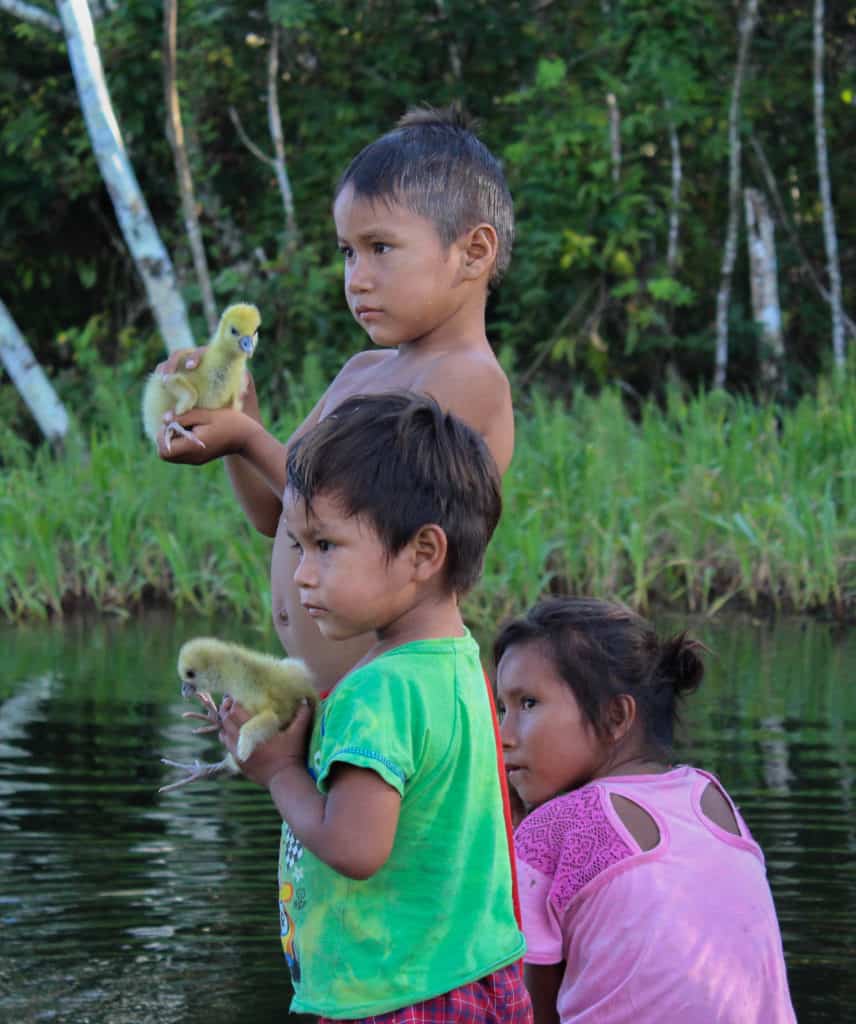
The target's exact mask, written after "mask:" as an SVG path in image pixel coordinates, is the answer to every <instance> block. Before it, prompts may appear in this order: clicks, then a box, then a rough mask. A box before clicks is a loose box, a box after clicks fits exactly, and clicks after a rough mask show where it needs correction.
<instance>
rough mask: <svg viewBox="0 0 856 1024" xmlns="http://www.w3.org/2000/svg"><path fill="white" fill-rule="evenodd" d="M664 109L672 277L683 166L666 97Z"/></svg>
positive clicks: (669, 258)
mask: <svg viewBox="0 0 856 1024" xmlns="http://www.w3.org/2000/svg"><path fill="white" fill-rule="evenodd" d="M666 111H667V114H668V120H669V146H670V148H671V150H672V190H671V194H670V196H669V247H668V249H667V251H666V266H667V267H668V270H669V276H670V277H674V276H675V271H676V270H677V267H678V236H679V234H680V227H681V180H682V178H683V167H682V164H681V144H680V140H679V139H678V130H677V128H676V127H675V122H674V119H673V118H672V102H671V100H669V99H668V98H667V99H666Z"/></svg>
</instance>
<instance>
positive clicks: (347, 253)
mask: <svg viewBox="0 0 856 1024" xmlns="http://www.w3.org/2000/svg"><path fill="white" fill-rule="evenodd" d="M339 252H340V253H341V254H342V256H344V257H345V259H346V260H349V259H350V258H351V257H352V256H353V255H354V250H353V249H352V248H351V247H350V246H349V245H344V244H340V245H339Z"/></svg>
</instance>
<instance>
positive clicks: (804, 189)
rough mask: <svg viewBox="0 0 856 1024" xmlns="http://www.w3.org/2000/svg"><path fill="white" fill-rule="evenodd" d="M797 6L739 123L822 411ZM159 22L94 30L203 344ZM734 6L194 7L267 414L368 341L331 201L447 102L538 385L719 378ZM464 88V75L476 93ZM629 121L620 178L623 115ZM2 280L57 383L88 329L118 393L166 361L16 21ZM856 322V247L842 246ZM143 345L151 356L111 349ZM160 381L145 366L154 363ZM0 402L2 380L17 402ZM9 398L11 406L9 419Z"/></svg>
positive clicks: (4, 166) (735, 335)
mask: <svg viewBox="0 0 856 1024" xmlns="http://www.w3.org/2000/svg"><path fill="white" fill-rule="evenodd" d="M809 13H810V12H808V11H807V9H806V8H805V7H804V6H799V5H794V4H790V3H786V4H784V5H772V6H770V7H769V8H767V7H765V8H763V10H762V18H761V21H760V23H759V26H758V29H757V31H756V34H755V38H754V40H753V49H752V60H751V62H750V70H749V74H748V75H747V79H746V82H745V85H744V92H743V103H742V131H743V139H744V147H743V176H744V183H745V184H747V185H754V186H756V187H758V186H760V187H764V188H766V181H765V178H764V175H763V173H762V170H761V166H760V164H759V162H758V158H757V153H756V147H755V146H754V145H750V140H752V139H754V141H755V142H757V143H758V144H760V146H761V148H762V149H763V152H764V153H765V155H766V158H767V160H768V162H769V164H770V166H771V167H772V170H773V173H774V175H775V177H776V179H777V182H778V190H779V193H780V195H781V198H782V203H783V207H784V209H785V213H786V215H787V217H788V219H789V221H790V222H791V223H792V224H793V225H795V226H796V228H797V230H798V232H799V237H800V241H799V245H795V244H794V242H793V241H792V239H791V236H790V234H789V233H788V232H787V231H785V230H784V229H783V226H782V225H781V224H780V225H779V226H778V230H777V245H778V258H779V268H780V274H779V283H780V293H781V299H782V306H783V309H784V312H785V317H786V327H787V337H786V350H787V359H788V366H787V377H788V384H789V388H790V393H791V394H792V395H794V396H796V395H798V394H799V393H800V392H801V391H802V390H803V389H806V388H808V389H809V390H810V389H811V386H812V382H813V380H814V378H815V377H816V375H817V374H818V372H819V371H820V370H821V369H822V368H823V365H824V363H825V361H826V360H827V358H828V350H829V343H828V341H827V340H826V339H827V338H828V337H829V333H830V328H829V314H828V309H827V307H826V305H825V303H824V301H823V300H822V299H821V298H820V296H819V295H818V294H817V292H816V291H815V290H813V288H812V287H811V285H810V284H809V276H808V274H807V272H806V268H805V260H806V259H807V260H808V261H809V263H810V264H811V265H812V267H813V268H814V270H815V273H817V274H818V275H819V276H820V278H824V277H825V270H824V266H825V255H824V248H823V234H822V224H821V219H820V203H819V197H818V193H817V188H818V186H817V174H816V166H815V151H814V139H813V121H812V90H811V19H810V17H809ZM850 17H851V15H850V14H848V12H847V10H846V9H845V8H844V7H841V6H840V5H839V6H838V7H836V6H835V5H828V10H827V24H826V32H827V54H826V60H827V66H826V78H827V84H828V91H827V98H828V103H827V131H828V151H829V155H830V162H831V174H832V183H833V199H834V201H835V204H836V214H837V221H838V224H839V231H841V230H842V229H841V225H846V224H848V223H849V222H850V221H851V220H852V219H853V216H854V215H856V209H854V204H856V193H854V190H853V189H851V188H849V187H848V184H849V181H850V177H851V175H850V167H851V165H852V163H853V155H854V154H853V152H852V150H853V143H852V139H853V137H854V135H853V131H852V120H853V104H852V103H851V102H850V100H849V99H848V97H850V96H851V94H852V92H853V76H852V68H851V67H850V58H849V56H848V54H849V50H848V49H847V47H846V46H845V45H844V43H843V40H844V39H846V38H848V33H849V32H851V30H852V25H851V24H850V21H849V20H848V19H849V18H850ZM273 23H275V24H276V25H277V26H278V27H279V29H280V39H281V45H280V77H279V80H278V83H277V86H278V94H279V100H280V108H281V113H282V122H283V133H284V138H285V145H286V155H287V160H288V170H289V175H290V180H291V184H292V188H293V191H294V200H295V207H296V212H297V220H298V226H299V231H300V240H299V243H298V244H297V245H296V246H294V247H291V248H286V246H285V245H284V216H283V210H282V203H281V200H280V197H279V194H278V190H277V188H276V184H275V181H274V177H273V174H272V172H271V169H270V167H269V165H268V164H266V163H264V162H262V161H260V160H258V159H257V157H256V156H254V155H253V154H252V153H251V152H250V151H249V149H248V148H247V147H246V146H245V145H244V143H243V141H242V140H241V138H240V137H239V134H238V132H237V131H236V129H235V127H234V125H233V122H232V119H231V117H230V110H231V109H234V111H235V112H236V113H237V115H238V116H239V118H240V121H241V124H242V126H243V129H244V131H245V132H246V134H247V136H248V137H249V138H250V139H251V140H252V141H253V142H254V143H255V144H256V145H257V146H258V147H259V148H260V149H261V150H262V151H263V152H265V153H267V154H269V153H270V152H271V149H272V146H271V142H270V139H269V133H268V124H267V109H266V102H265V97H266V90H267V54H268V46H269V43H270V39H271V31H272V24H273ZM162 32H163V28H162V10H161V8H160V7H159V5H157V4H152V3H150V2H149V0H127V2H125V3H123V4H121V5H117V8H116V10H115V11H112V12H108V13H106V14H105V15H104V16H103V17H101V18H100V19H99V20H98V22H97V24H96V35H97V42H98V46H99V50H100V53H101V58H102V62H103V65H104V68H105V73H106V76H107V80H108V84H109V87H110V92H111V97H112V101H113V106H114V109H115V112H116V115H117V118H118V121H119V124H120V127H121V131H122V135H123V139H124V142H125V145H126V148H127V149H128V152H129V155H130V157H131V159H132V161H133V164H134V167H135V170H136V173H137V177H138V178H139V180H140V183H141V185H142V188H143V191H144V193H145V195H146V198H147V201H148V204H149V206H150V208H151V210H152V212H153V215H154V217H155V220H156V222H157V224H158V227H159V229H160V232H161V234H162V236H163V238H164V241H165V243H166V245H167V247H168V249H169V251H170V252H171V254H172V256H173V260H174V262H175V264H176V267H177V270H178V272H179V275H180V279H181V280H182V281H183V282H184V289H185V294H186V297H187V300H188V302H189V304H190V307H191V311H192V317H193V324H194V328H195V330H196V332H197V335H198V337H199V338H200V339H204V337H205V334H206V331H205V329H204V326H203V318H202V315H201V303H200V301H199V289H198V286H197V285H196V283H195V281H194V274H193V270H192V263H191V259H190V251H189V247H188V243H187V239H186V236H185V228H184V223H183V218H182V216H181V213H180V206H179V199H178V191H177V187H176V182H175V172H174V167H173V161H172V155H171V153H170V150H169V146H168V144H167V140H166V137H165V132H164V122H165V112H164V99H163V82H162V69H161V60H162V54H161V50H162V43H163V39H162ZM736 45H737V39H736V12H735V9H734V8H733V6H728V5H722V4H717V3H714V2H713V0H661V2H658V3H654V2H653V0H612V2H610V3H609V4H608V5H604V4H575V5H570V6H569V5H567V4H540V5H534V6H533V5H527V4H521V3H517V2H515V3H510V4H505V5H502V7H501V9H498V8H497V7H496V6H495V5H493V4H490V3H488V0H466V2H465V0H444V3H443V4H442V5H438V4H424V3H416V2H414V0H404V2H401V3H396V4H392V3H389V2H386V3H384V2H381V3H372V4H357V5H354V4H352V3H349V2H346V0H327V2H325V3H323V4H322V3H318V2H317V0H268V3H266V4H260V3H256V2H250V0H219V2H217V3H213V4H212V3H210V2H207V0H184V2H183V3H182V4H181V7H180V11H179V23H178V48H179V52H178V69H177V70H178V84H179V95H180V101H181V109H182V115H183V120H184V127H185V136H186V140H187V146H188V151H189V156H190V161H191V165H192V170H193V176H194V185H195V190H196V195H197V201H198V205H199V210H200V217H201V226H202V231H203V236H204V241H205V244H206V249H207V255H208V260H209V264H210V267H211V270H212V276H213V279H214V287H215V292H216V296H217V300H218V303H219V304H220V305H221V306H222V305H225V304H226V303H228V302H230V301H233V300H234V299H236V298H247V299H249V300H251V301H255V302H257V303H258V304H259V305H260V307H261V308H262V312H263V317H264V335H263V342H264V344H263V347H262V348H261V349H260V353H259V361H258V366H257V376H258V383H259V386H260V389H261V391H262V392H263V393H265V394H266V395H267V397H268V400H269V401H270V402H271V403H272V405H273V406H274V407H277V403H278V402H280V401H281V388H282V386H283V374H284V373H286V372H288V373H292V374H294V373H297V372H299V369H300V367H301V365H302V361H303V358H304V356H305V355H306V354H311V355H313V356H317V358H318V359H319V360H320V363H321V365H322V366H323V367H324V369H325V372H332V371H333V370H334V369H336V368H337V367H338V366H339V365H341V363H342V361H343V359H344V358H345V357H346V356H347V355H349V354H350V353H351V352H352V351H354V349H355V348H356V347H358V346H360V345H361V344H363V343H364V336H363V335H362V334H361V333H360V331H359V330H358V328H356V327H355V325H354V324H353V323H352V322H351V320H350V318H349V316H348V314H347V311H346V310H345V307H344V303H343V302H342V298H341V293H340V283H339V274H340V271H339V265H338V260H337V257H336V254H335V247H334V245H333V237H332V229H331V218H330V199H331V195H332V190H333V188H334V185H335V182H336V180H337V178H338V176H339V174H340V173H341V171H342V169H343V168H344V167H345V165H346V164H347V162H348V160H349V159H350V158H351V157H352V156H353V155H354V154H355V153H356V152H357V151H358V150H359V149H360V148H361V147H362V146H363V145H365V144H366V142H368V141H369V140H370V139H372V138H373V137H375V136H376V135H377V134H378V133H379V132H382V131H384V130H386V129H388V128H389V127H391V126H392V125H393V124H394V123H395V121H396V119H397V118H398V117H399V116H400V115H401V113H402V112H403V111H404V110H405V109H406V108H407V106H408V105H411V104H413V103H418V102H431V103H434V104H436V105H442V104H444V103H447V102H449V101H451V100H453V99H460V100H462V101H463V103H464V105H465V107H466V108H467V109H468V110H470V111H471V112H472V113H473V114H475V115H476V116H477V117H478V118H479V119H480V121H481V132H482V136H483V138H484V140H485V141H486V143H487V144H488V145H489V146H491V148H492V149H493V150H494V152H496V153H497V154H498V155H499V156H501V157H502V159H503V161H504V164H505V168H506V171H507V174H508V177H509V181H510V184H511V187H512V192H513V194H514V197H515V204H516V208H517V221H518V228H517V240H516V245H515V255H514V259H513V261H512V266H511V269H510V271H509V274H508V275H507V278H506V280H505V281H504V282H503V284H502V287H501V288H500V289H499V290H498V292H497V294H496V295H495V296H493V297H492V298H491V303H490V319H489V326H490V331H491V334H492V336H493V337H494V338H495V339H496V341H497V343H498V346H499V347H500V348H502V349H503V350H504V351H505V352H506V353H512V352H513V359H514V363H515V365H516V366H517V368H518V370H519V371H520V372H521V373H526V374H528V375H529V377H530V378H531V377H533V376H537V375H540V376H541V377H542V378H543V379H544V380H545V381H546V382H547V383H548V385H549V384H550V383H551V378H556V377H562V376H563V375H564V374H566V373H567V369H568V368H572V369H573V370H574V372H575V374H576V375H577V378H578V379H579V380H580V381H581V382H583V383H585V384H587V385H588V384H595V385H599V384H601V383H602V382H605V381H611V380H621V381H623V382H625V383H626V384H628V385H630V386H632V387H633V388H634V389H635V390H637V391H638V392H640V393H642V394H648V393H652V392H653V393H657V394H659V395H660V397H661V398H662V382H663V379H664V378H663V374H662V366H663V364H664V362H668V364H669V365H670V366H671V367H672V368H673V369H674V371H675V372H677V373H679V374H680V375H681V377H682V378H683V379H684V380H686V381H687V382H688V383H689V384H690V385H691V386H697V385H698V384H699V383H700V382H706V381H708V380H709V379H710V374H711V368H712V330H711V325H712V320H713V315H714V314H713V310H714V306H715V296H716V289H717V286H718V271H719V266H720V262H721V255H722V245H723V241H724V224H725V219H726V212H727V162H728V140H727V108H728V101H729V90H730V84H731V74H732V71H733V67H734V61H735V56H736ZM459 75H460V77H459ZM609 95H612V96H613V97H614V109H615V110H616V112H617V113H618V115H619V116H620V141H621V160H620V165H616V164H614V162H613V156H612V153H611V146H610V119H609V108H608V105H607V97H608V96H609ZM671 130H674V132H675V133H676V136H677V139H678V141H679V145H680V156H681V163H682V171H683V177H682V189H681V202H680V208H679V213H680V234H679V245H678V251H677V260H676V261H675V263H674V265H672V266H670V265H667V259H666V252H667V244H668V231H669V213H670V204H671V202H672V199H671V174H672V151H671V144H670V132H671ZM0 156H2V159H0V193H2V197H3V202H0V239H2V240H0V272H2V274H3V280H4V288H3V296H4V300H5V302H6V303H7V305H8V306H9V308H10V310H11V311H12V313H13V315H14V316H15V319H16V320H17V322H18V323H19V325H20V326H21V328H22V330H23V332H24V334H25V336H26V337H27V339H28V341H29V343H30V344H31V346H32V347H33V349H34V351H35V352H36V355H37V356H38V358H39V360H40V361H41V362H42V364H43V365H45V366H47V367H48V368H50V369H51V370H52V371H53V372H54V374H55V375H56V376H57V377H58V378H59V379H60V381H67V382H69V383H70V384H71V385H75V381H76V378H77V375H78V374H79V371H80V365H79V359H80V358H83V352H82V350H80V349H78V348H75V346H74V345H72V344H71V343H70V342H69V341H66V342H64V343H63V342H60V341H58V339H59V338H60V337H61V336H62V335H63V334H68V337H69V338H70V337H72V336H75V337H76V336H77V335H76V334H75V332H77V333H78V334H79V335H80V336H81V337H83V335H84V334H86V332H88V331H91V330H92V329H93V328H92V327H91V326H90V325H92V324H93V323H96V324H97V331H96V336H97V341H96V342H94V344H95V345H96V347H97V349H98V352H99V355H100V357H101V359H102V361H104V360H106V361H107V362H108V363H110V362H112V363H115V367H116V368H115V373H116V375H117V382H121V383H122V386H124V384H125V381H126V380H127V379H128V378H129V377H130V373H131V366H133V367H134V368H135V371H136V370H139V371H140V372H141V371H142V370H143V369H144V368H146V367H148V366H150V365H151V364H152V363H153V362H154V361H156V359H157V357H158V355H159V353H157V352H156V351H154V348H155V345H154V342H153V337H154V327H153V321H152V319H151V315H150V313H149V312H148V311H147V310H146V309H145V306H144V303H143V302H142V301H141V299H142V295H141V285H140V281H139V279H138V276H137V274H136V271H135V270H134V268H133V266H132V264H131V262H130V260H129V258H128V256H127V253H126V248H125V244H124V242H123V240H122V238H121V235H120V232H119V230H118V227H117V225H116V222H115V215H114V212H113V209H112V205H111V203H110V199H109V196H108V195H107V193H106V190H105V189H104V187H103V183H102V181H101V179H100V175H99V173H98V170H97V166H96V164H95V160H94V158H93V155H92V152H91V147H90V144H89V140H88V137H87V134H86V130H85V125H84V123H83V118H82V116H81V113H80V109H79V104H78V102H77V97H76V90H75V83H74V80H73V77H72V75H71V71H70V67H69V63H68V59H67V54H66V52H65V45H64V42H63V40H62V38H61V37H58V36H55V35H53V34H51V33H49V32H46V31H43V30H40V29H37V28H36V27H34V26H31V25H27V24H25V23H23V22H20V21H17V20H16V19H15V18H14V17H11V16H9V15H6V16H5V17H4V18H3V19H2V20H0ZM840 249H841V260H842V277H843V280H844V282H845V305H846V306H849V307H853V306H854V304H856V303H854V292H853V284H852V282H853V281H854V280H856V274H854V273H853V271H854V267H853V265H852V264H853V261H854V259H856V255H854V249H853V247H852V246H848V245H847V244H846V241H845V237H844V234H843V233H842V244H841V246H840ZM750 308H751V306H750V301H749V286H748V280H747V273H746V260H745V245H744V242H743V238H742V236H741V240H740V245H739V248H738V262H737V267H736V269H735V276H734V288H733V298H732V307H731V314H730V315H731V360H730V378H729V382H730V383H731V384H732V385H733V386H734V387H735V389H736V390H738V391H746V390H748V391H754V390H755V382H756V380H757V376H758V359H759V351H758V337H757V331H756V329H755V327H754V324H753V322H752V315H751V312H750ZM127 332H131V334H132V335H133V337H134V338H135V339H136V344H137V345H138V347H133V346H132V347H133V348H134V352H135V353H136V352H141V353H143V354H144V355H145V360H143V359H138V360H137V359H134V358H132V357H131V354H130V351H129V348H128V346H126V345H124V344H120V345H118V346H117V345H115V344H113V343H112V342H111V339H116V338H124V337H127V336H128V335H127ZM146 360H148V361H146ZM0 386H3V385H0ZM0 401H3V402H4V405H5V404H8V402H6V400H5V399H0Z"/></svg>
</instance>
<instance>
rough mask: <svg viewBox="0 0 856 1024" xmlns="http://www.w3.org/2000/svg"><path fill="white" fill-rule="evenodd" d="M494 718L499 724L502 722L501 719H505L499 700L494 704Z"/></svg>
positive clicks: (503, 709)
mask: <svg viewBox="0 0 856 1024" xmlns="http://www.w3.org/2000/svg"><path fill="white" fill-rule="evenodd" d="M496 717H497V718H498V719H499V720H500V722H501V721H502V720H503V718H505V705H504V704H503V703H502V701H501V700H498V701H497V702H496Z"/></svg>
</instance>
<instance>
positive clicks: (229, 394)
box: [143, 303, 261, 461]
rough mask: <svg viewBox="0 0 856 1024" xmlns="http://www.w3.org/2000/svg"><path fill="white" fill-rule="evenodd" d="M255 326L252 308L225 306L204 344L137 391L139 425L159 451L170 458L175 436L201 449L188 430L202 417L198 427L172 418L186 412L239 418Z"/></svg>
mask: <svg viewBox="0 0 856 1024" xmlns="http://www.w3.org/2000/svg"><path fill="white" fill-rule="evenodd" d="M260 323H261V317H260V315H259V311H258V309H256V307H255V306H252V305H248V304H246V303H237V304H235V305H232V306H229V307H228V309H226V311H225V312H224V313H223V316H222V317H221V319H220V324H219V326H218V328H217V332H216V334H215V335H214V338H213V339H212V341H211V344H210V345H209V346H207V347H206V348H204V349H194V350H190V352H184V353H180V354H179V355H178V356H177V357H176V358H175V359H173V360H170V361H169V362H168V363H167V364H166V365H164V366H162V367H159V368H158V370H156V371H155V372H154V373H153V374H151V375H150V377H149V379H148V381H147V383H146V387H145V390H144V392H143V425H144V427H145V431H146V434H147V435H148V436H149V437H150V438H151V439H152V440H153V441H155V443H157V444H158V447H159V448H161V449H162V448H165V449H166V453H167V454H171V450H172V443H173V438H174V437H175V436H181V437H183V438H185V439H186V441H187V444H188V446H190V447H195V448H198V449H202V450H204V449H205V448H206V447H207V445H206V443H205V442H204V441H203V440H202V439H201V438H200V437H198V436H197V435H196V434H195V433H193V432H192V430H191V429H189V428H192V427H193V426H196V425H201V424H202V423H204V422H205V418H204V417H203V419H202V421H200V423H198V424H197V423H196V422H192V421H183V422H179V421H178V419H176V418H175V417H179V416H182V415H183V414H184V413H188V412H190V411H191V410H219V409H231V410H233V411H234V412H236V413H238V414H239V412H240V409H241V401H242V395H243V392H244V390H245V387H246V382H245V378H246V371H245V368H246V362H247V359H248V358H250V357H251V356H252V355H253V352H254V351H255V347H256V342H257V339H258V329H259V324H260ZM182 360H183V365H182ZM170 363H172V364H173V365H171V366H170ZM167 420H168V422H167ZM248 422H249V421H248ZM165 424H166V425H165ZM234 427H235V424H231V425H230V429H229V435H228V436H229V437H231V438H232V439H233V440H232V444H233V445H234V444H236V443H237V444H238V447H240V441H239V440H236V439H235V429H234ZM209 440H210V438H209ZM236 450H238V449H236ZM221 454H223V453H222V452H221ZM210 457H211V455H210V454H209V456H208V458H210ZM208 458H206V459H203V460H201V461H208Z"/></svg>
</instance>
